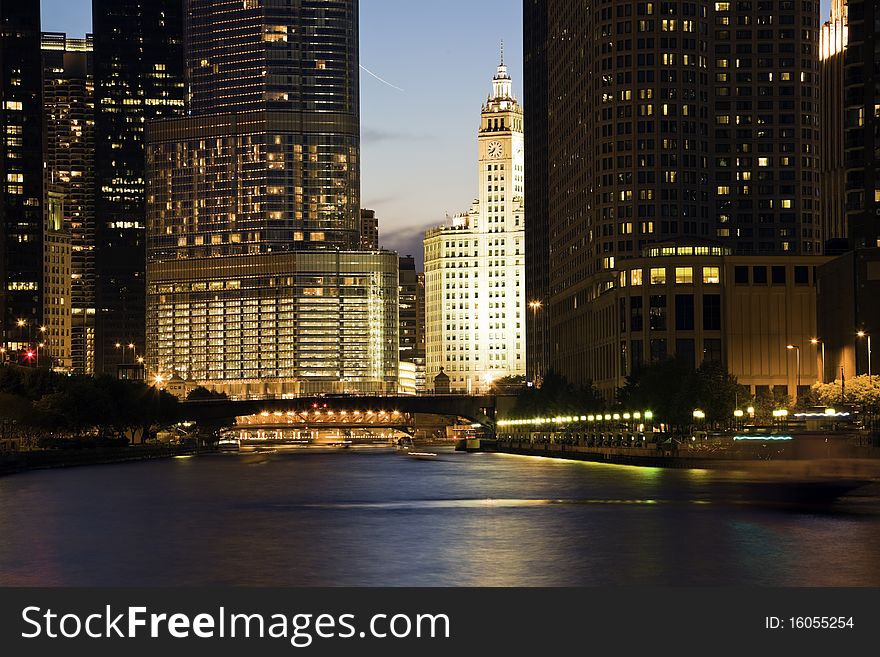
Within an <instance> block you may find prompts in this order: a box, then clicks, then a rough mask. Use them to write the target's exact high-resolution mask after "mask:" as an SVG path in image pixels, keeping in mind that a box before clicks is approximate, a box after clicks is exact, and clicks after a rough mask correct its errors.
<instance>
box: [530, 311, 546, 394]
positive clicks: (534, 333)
mask: <svg viewBox="0 0 880 657" xmlns="http://www.w3.org/2000/svg"><path fill="white" fill-rule="evenodd" d="M543 307H544V304H543V303H541V302H540V301H538V300H535V301H529V310H531V311H532V336H533V339H534V341H535V343H537V341H538V311H539V310H541V308H543ZM526 346H528V345H526ZM532 348H533V349H534V347H532ZM535 356H537V351H536V352H535ZM539 370H540V368H539V367H538V359H537V358H535V370H534V372H532V383H533V384H535V385H537V384H538V382H539V380H540V376H541V375H540V371H539Z"/></svg>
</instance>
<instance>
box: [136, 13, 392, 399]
mask: <svg viewBox="0 0 880 657" xmlns="http://www.w3.org/2000/svg"><path fill="white" fill-rule="evenodd" d="M186 14H187V22H186V36H187V48H186V52H187V67H188V70H189V80H190V83H191V98H192V105H191V116H190V117H188V118H186V119H178V120H172V121H163V122H158V123H155V124H152V125H151V126H150V127H149V130H148V147H147V170H148V176H147V179H148V182H147V185H148V187H147V208H148V225H149V229H148V267H147V274H148V336H149V338H148V363H147V364H148V369H149V371H150V373H151V374H154V375H158V376H160V377H164V376H170V375H173V374H176V375H177V376H180V377H181V378H188V379H190V380H195V381H198V382H199V383H201V384H203V385H208V386H209V387H213V388H215V389H218V390H224V391H226V392H228V393H230V394H233V395H235V396H255V395H256V396H260V395H287V394H305V393H316V392H394V391H396V378H397V359H398V356H397V351H398V333H397V331H398V327H397V324H398V322H397V275H398V274H397V272H398V268H397V267H398V265H397V256H396V254H393V253H387V252H381V251H370V252H360V251H357V249H358V245H359V241H360V198H359V191H360V160H359V146H360V144H359V132H360V127H359V112H358V3H357V2H356V0H317V1H313V2H306V3H301V4H300V3H298V4H297V6H296V7H293V6H288V5H284V6H281V5H279V3H274V2H270V1H268V0H248V1H247V2H244V3H242V2H240V1H238V2H231V1H219V2H208V1H207V0H190V1H189V2H188V3H187V12H186Z"/></svg>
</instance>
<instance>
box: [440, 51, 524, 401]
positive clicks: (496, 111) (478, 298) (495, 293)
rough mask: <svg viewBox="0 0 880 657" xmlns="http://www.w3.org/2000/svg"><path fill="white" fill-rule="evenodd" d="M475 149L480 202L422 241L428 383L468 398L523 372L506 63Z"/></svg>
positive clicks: (520, 247)
mask: <svg viewBox="0 0 880 657" xmlns="http://www.w3.org/2000/svg"><path fill="white" fill-rule="evenodd" d="M478 144H479V151H478V152H479V156H478V166H477V170H478V178H477V180H478V186H479V197H478V199H477V200H475V201H474V204H473V206H472V208H471V211H470V212H469V213H467V214H464V215H460V216H456V217H454V218H453V219H452V221H451V222H450V223H448V224H446V225H443V226H440V227H438V228H435V229H432V230H429V231H428V232H427V233H426V235H425V322H426V341H427V345H426V347H427V349H426V351H427V380H428V381H434V378H435V377H436V376H437V375H438V374H439V373H440V372H441V371H445V373H446V375H448V376H449V379H450V381H449V383H450V388H451V389H452V390H453V391H460V392H469V393H470V392H477V391H479V390H485V389H488V388H489V387H491V385H492V383H493V381H494V380H496V379H498V378H501V377H506V376H522V375H525V373H526V363H525V351H526V350H525V322H526V305H525V234H524V226H523V199H524V195H525V183H524V171H523V169H524V155H523V112H522V107H521V106H520V104H519V102H517V100H516V98H515V97H514V96H513V92H512V81H511V79H510V76H509V75H508V73H507V67H506V66H505V65H504V60H503V57H502V61H501V64H500V65H499V67H498V71H497V73H496V74H495V77H494V79H493V80H492V94H491V95H490V96H489V98H488V99H487V101H486V103H485V104H484V105H483V108H482V113H481V122H480V130H479V134H478Z"/></svg>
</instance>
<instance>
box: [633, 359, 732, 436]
mask: <svg viewBox="0 0 880 657" xmlns="http://www.w3.org/2000/svg"><path fill="white" fill-rule="evenodd" d="M738 394H739V384H738V383H737V380H736V377H734V376H731V375H730V374H728V372H727V370H726V369H724V367H723V366H722V365H721V364H719V363H704V364H703V365H702V366H701V367H700V368H699V369H696V370H695V369H694V368H693V367H691V365H690V364H689V363H687V362H686V361H684V360H682V359H676V358H672V359H669V360H664V361H660V362H658V363H653V364H651V365H648V366H647V367H643V368H641V369H639V370H637V371H636V372H634V373H633V374H632V375H631V376H629V377H628V378H627V382H626V385H625V386H624V387H623V388H621V390H620V391H619V393H618V400H619V402H620V404H621V405H622V406H623V407H625V408H629V409H632V410H636V409H644V410H651V411H653V413H654V416H655V417H657V418H658V419H660V420H661V421H663V422H666V423H667V424H669V425H671V426H672V427H673V429H674V432H675V433H679V434H681V433H684V431H685V429H687V428H689V427H691V426H692V425H693V422H694V411H695V410H701V411H703V412H704V413H705V414H706V421H707V422H708V423H709V424H712V425H717V424H726V423H727V422H729V421H730V419H731V418H732V417H733V412H734V410H736V404H737V396H738Z"/></svg>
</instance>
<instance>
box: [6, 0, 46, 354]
mask: <svg viewBox="0 0 880 657" xmlns="http://www.w3.org/2000/svg"><path fill="white" fill-rule="evenodd" d="M42 87H43V69H42V66H41V65H40V3H38V2H18V3H11V2H3V3H0V132H2V139H0V185H2V186H3V198H2V200H0V322H2V325H0V330H2V332H3V335H2V338H3V341H2V347H3V352H2V360H14V359H20V358H23V356H24V351H25V347H26V346H27V345H28V344H30V343H32V341H33V338H34V335H35V332H36V331H38V329H39V327H40V326H41V325H42V321H43V266H42V263H43V108H42V97H43V90H42Z"/></svg>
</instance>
